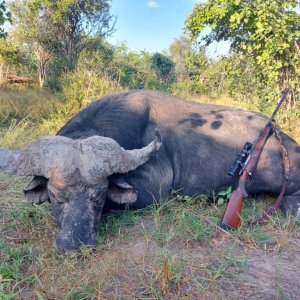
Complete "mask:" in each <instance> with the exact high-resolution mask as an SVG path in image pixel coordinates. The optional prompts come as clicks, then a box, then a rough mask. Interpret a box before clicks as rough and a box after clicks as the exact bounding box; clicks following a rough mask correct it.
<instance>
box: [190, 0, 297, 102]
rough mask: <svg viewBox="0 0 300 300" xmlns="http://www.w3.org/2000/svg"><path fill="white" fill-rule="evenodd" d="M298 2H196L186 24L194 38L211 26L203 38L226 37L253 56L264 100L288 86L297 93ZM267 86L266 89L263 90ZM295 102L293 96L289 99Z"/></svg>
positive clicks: (233, 45)
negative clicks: (296, 8)
mask: <svg viewBox="0 0 300 300" xmlns="http://www.w3.org/2000/svg"><path fill="white" fill-rule="evenodd" d="M297 4H298V1H290V0H286V1H281V0H276V1H272V0H268V1H261V0H255V1H246V0H236V1H229V0H217V1H212V0H210V1H208V2H206V3H201V4H198V5H197V6H196V7H195V9H194V11H193V14H192V15H191V16H190V17H189V18H188V19H187V21H186V26H187V29H188V31H189V32H190V34H191V36H192V37H193V38H197V37H198V36H199V34H200V33H201V32H202V31H203V29H204V28H205V26H209V27H210V28H211V32H210V33H209V34H206V35H205V36H204V37H203V38H202V40H204V41H205V42H206V45H209V44H211V43H212V42H213V41H221V40H229V41H231V48H232V49H233V50H235V51H237V52H239V53H242V54H244V55H246V56H247V57H251V58H253V60H252V62H253V63H254V65H255V74H256V76H257V78H258V79H259V82H260V84H261V85H260V87H261V88H263V90H262V92H261V93H260V94H261V95H262V96H264V99H266V100H269V99H271V100H273V101H274V98H276V97H277V96H278V89H277V88H279V90H282V88H283V87H284V86H290V87H292V88H293V89H294V93H295V92H296V93H297V94H299V91H300V85H299V76H300V74H299V69H300V62H299V61H300V60H299V57H300V56H299V55H300V51H299V33H300V16H299V15H298V14H297V13H296V12H295V11H294V10H293V9H294V8H295V7H296V5H297ZM265 86H267V87H268V89H264V87H265ZM291 99H292V100H291V101H295V97H294V94H293V97H292V98H291Z"/></svg>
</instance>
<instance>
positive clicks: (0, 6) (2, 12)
mask: <svg viewBox="0 0 300 300" xmlns="http://www.w3.org/2000/svg"><path fill="white" fill-rule="evenodd" d="M6 21H10V12H9V11H7V8H6V4H5V1H1V2H0V38H2V37H5V36H6V33H5V31H4V29H3V28H2V25H3V24H4V23H5V22H6Z"/></svg>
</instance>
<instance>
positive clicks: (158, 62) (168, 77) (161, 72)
mask: <svg viewBox="0 0 300 300" xmlns="http://www.w3.org/2000/svg"><path fill="white" fill-rule="evenodd" d="M151 68H152V69H153V70H154V71H155V73H156V75H157V78H158V79H159V80H163V81H164V82H166V83H169V82H172V81H174V75H173V70H174V62H173V61H172V60H171V59H170V58H169V57H167V56H166V55H164V54H162V53H158V52H156V53H154V54H153V55H152V57H151Z"/></svg>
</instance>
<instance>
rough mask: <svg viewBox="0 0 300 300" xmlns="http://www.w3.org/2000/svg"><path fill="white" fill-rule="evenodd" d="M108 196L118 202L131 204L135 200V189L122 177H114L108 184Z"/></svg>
mask: <svg viewBox="0 0 300 300" xmlns="http://www.w3.org/2000/svg"><path fill="white" fill-rule="evenodd" d="M107 196H108V198H109V199H110V200H111V201H113V202H115V203H118V204H131V203H134V202H135V201H136V200H137V191H136V190H135V189H134V187H133V186H131V185H130V184H128V183H127V182H126V181H125V180H123V179H120V178H118V179H114V180H113V181H110V182H109V185H108V192H107Z"/></svg>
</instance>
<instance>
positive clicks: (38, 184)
mask: <svg viewBox="0 0 300 300" xmlns="http://www.w3.org/2000/svg"><path fill="white" fill-rule="evenodd" d="M47 184H48V179H46V178H45V177H42V176H35V177H34V178H33V179H32V180H31V181H30V183H29V184H28V186H27V187H26V188H25V189H24V190H23V192H24V195H25V198H26V200H27V202H28V203H30V204H41V203H44V202H45V201H47V200H48V201H49V196H48V190H47Z"/></svg>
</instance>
